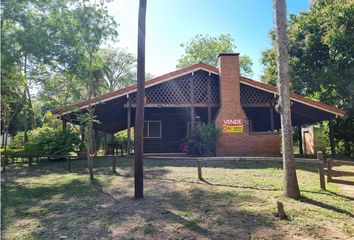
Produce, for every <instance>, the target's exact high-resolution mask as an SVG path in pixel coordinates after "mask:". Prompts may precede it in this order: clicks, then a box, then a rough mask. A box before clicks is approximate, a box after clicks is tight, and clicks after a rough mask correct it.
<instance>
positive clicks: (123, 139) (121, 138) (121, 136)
mask: <svg viewBox="0 0 354 240" xmlns="http://www.w3.org/2000/svg"><path fill="white" fill-rule="evenodd" d="M131 136H134V133H131ZM113 142H115V143H117V144H121V145H122V146H123V147H126V146H127V144H128V133H127V130H124V131H120V132H118V133H116V134H114V139H113ZM130 145H131V146H134V139H133V138H131V139H130Z"/></svg>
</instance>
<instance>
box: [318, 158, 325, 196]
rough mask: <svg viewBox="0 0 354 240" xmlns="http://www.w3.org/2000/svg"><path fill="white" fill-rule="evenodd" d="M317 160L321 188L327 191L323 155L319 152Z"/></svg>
mask: <svg viewBox="0 0 354 240" xmlns="http://www.w3.org/2000/svg"><path fill="white" fill-rule="evenodd" d="M317 160H318V161H319V163H318V172H319V174H320V186H321V189H323V190H326V183H325V177H324V161H323V153H322V152H321V151H318V152H317Z"/></svg>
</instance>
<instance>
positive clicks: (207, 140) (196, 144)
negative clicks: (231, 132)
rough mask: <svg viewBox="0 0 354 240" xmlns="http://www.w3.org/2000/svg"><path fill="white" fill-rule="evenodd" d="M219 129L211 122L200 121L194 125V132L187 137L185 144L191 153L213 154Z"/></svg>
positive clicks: (199, 154)
mask: <svg viewBox="0 0 354 240" xmlns="http://www.w3.org/2000/svg"><path fill="white" fill-rule="evenodd" d="M219 136H220V130H219V129H218V128H216V127H215V126H214V125H212V124H206V123H201V124H199V125H197V126H196V127H195V131H194V134H193V135H192V136H190V137H188V138H187V141H186V144H187V147H188V150H189V153H190V154H191V155H198V156H213V155H215V146H216V143H217V141H218V139H219Z"/></svg>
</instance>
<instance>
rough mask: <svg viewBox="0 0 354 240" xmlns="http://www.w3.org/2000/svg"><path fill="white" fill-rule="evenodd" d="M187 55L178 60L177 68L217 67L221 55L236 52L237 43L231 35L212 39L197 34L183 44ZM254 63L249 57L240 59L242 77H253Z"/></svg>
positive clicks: (222, 35)
mask: <svg viewBox="0 0 354 240" xmlns="http://www.w3.org/2000/svg"><path fill="white" fill-rule="evenodd" d="M181 47H183V48H184V51H185V54H184V55H182V56H181V57H180V58H179V59H178V63H177V66H176V67H177V68H183V67H186V66H189V65H192V64H195V63H198V62H203V63H205V64H209V65H211V66H214V67H217V65H218V55H219V53H225V52H234V51H235V49H236V45H235V41H234V39H233V38H232V37H231V36H230V35H229V34H221V35H219V36H218V37H211V36H209V35H208V34H205V35H202V34H197V35H195V36H194V37H193V38H191V39H190V40H189V41H187V42H185V43H182V44H181ZM252 65H253V63H252V61H251V59H250V57H249V56H247V55H243V56H241V57H240V71H241V75H243V76H246V77H251V76H252V75H253V71H252Z"/></svg>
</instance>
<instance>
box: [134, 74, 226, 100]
mask: <svg viewBox="0 0 354 240" xmlns="http://www.w3.org/2000/svg"><path fill="white" fill-rule="evenodd" d="M209 79H210V84H211V85H210V90H211V103H212V104H218V103H219V83H218V82H219V81H218V79H217V78H215V77H214V76H213V75H209V74H208V73H206V72H203V71H198V72H195V73H194V75H192V74H188V75H186V76H183V77H179V78H176V79H174V80H170V81H167V82H165V83H161V84H158V85H156V86H153V87H150V88H147V89H146V91H145V96H146V100H147V102H146V103H147V104H191V103H195V104H198V103H203V104H206V103H208V81H209ZM192 81H193V82H192ZM192 85H193V93H192V92H191V87H192ZM192 96H193V99H192ZM135 102H136V94H133V95H132V103H133V104H134V103H135Z"/></svg>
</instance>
